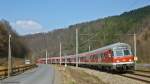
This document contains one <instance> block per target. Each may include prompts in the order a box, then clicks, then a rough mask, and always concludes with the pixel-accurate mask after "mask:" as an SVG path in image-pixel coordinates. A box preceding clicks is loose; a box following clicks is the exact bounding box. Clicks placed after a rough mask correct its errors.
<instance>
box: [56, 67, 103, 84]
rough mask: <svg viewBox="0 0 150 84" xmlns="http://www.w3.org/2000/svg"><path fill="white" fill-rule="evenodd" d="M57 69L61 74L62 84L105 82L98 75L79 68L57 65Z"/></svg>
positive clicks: (96, 83)
mask: <svg viewBox="0 0 150 84" xmlns="http://www.w3.org/2000/svg"><path fill="white" fill-rule="evenodd" d="M57 69H58V68H57ZM59 71H60V72H61V74H62V79H63V84H105V83H104V82H103V81H101V80H100V79H99V78H98V77H96V76H94V75H90V74H88V73H86V72H84V71H82V70H79V69H73V68H70V67H66V68H64V66H61V67H60V66H59Z"/></svg>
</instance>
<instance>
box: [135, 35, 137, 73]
mask: <svg viewBox="0 0 150 84" xmlns="http://www.w3.org/2000/svg"><path fill="white" fill-rule="evenodd" d="M136 55H137V54H136V34H135V33H134V61H135V67H134V69H135V70H136V61H137V56H136Z"/></svg>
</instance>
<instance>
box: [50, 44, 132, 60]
mask: <svg viewBox="0 0 150 84" xmlns="http://www.w3.org/2000/svg"><path fill="white" fill-rule="evenodd" d="M118 47H127V48H128V49H130V48H131V47H130V46H129V45H128V44H126V43H120V42H118V43H114V44H111V45H108V46H105V47H102V48H98V49H96V50H92V51H90V52H84V53H80V54H78V56H79V57H83V56H87V55H90V54H96V53H100V52H103V51H105V50H109V49H110V50H114V49H117V48H118ZM75 56H76V55H68V56H62V58H74V57H75ZM52 58H53V59H59V58H60V57H52Z"/></svg>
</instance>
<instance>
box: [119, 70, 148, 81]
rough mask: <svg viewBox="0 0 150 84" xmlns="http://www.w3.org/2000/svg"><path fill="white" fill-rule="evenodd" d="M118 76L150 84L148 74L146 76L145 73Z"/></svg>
mask: <svg viewBox="0 0 150 84" xmlns="http://www.w3.org/2000/svg"><path fill="white" fill-rule="evenodd" d="M119 75H120V76H123V77H127V78H131V79H134V80H138V81H142V82H145V83H148V84H150V74H148V73H147V72H146V73H145V72H142V73H141V72H137V71H135V72H133V73H125V74H119Z"/></svg>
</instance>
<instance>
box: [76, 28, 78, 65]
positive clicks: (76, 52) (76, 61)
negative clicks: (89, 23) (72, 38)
mask: <svg viewBox="0 0 150 84" xmlns="http://www.w3.org/2000/svg"><path fill="white" fill-rule="evenodd" d="M76 67H78V29H77V28H76Z"/></svg>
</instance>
